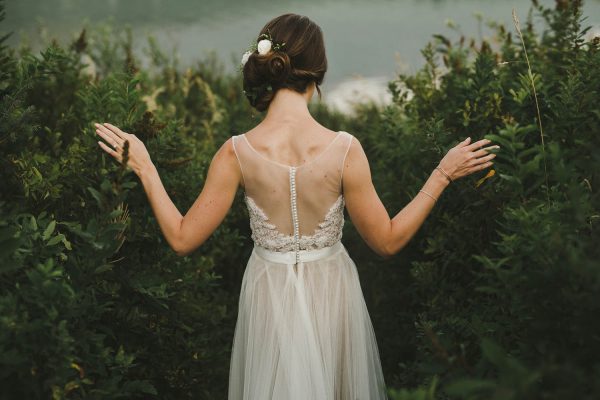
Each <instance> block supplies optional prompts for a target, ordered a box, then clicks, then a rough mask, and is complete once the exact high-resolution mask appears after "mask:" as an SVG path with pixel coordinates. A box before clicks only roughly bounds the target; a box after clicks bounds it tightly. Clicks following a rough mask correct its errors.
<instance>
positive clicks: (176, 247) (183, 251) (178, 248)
mask: <svg viewBox="0 0 600 400" xmlns="http://www.w3.org/2000/svg"><path fill="white" fill-rule="evenodd" d="M171 249H173V251H174V252H175V254H177V255H178V256H179V257H185V256H187V255H189V254H191V253H192V252H193V251H194V249H191V248H189V247H187V246H185V245H183V244H180V243H174V244H171Z"/></svg>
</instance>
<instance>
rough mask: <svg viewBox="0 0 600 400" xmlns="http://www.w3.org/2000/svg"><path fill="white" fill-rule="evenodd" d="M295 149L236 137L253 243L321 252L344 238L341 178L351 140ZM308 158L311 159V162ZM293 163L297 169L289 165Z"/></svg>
mask: <svg viewBox="0 0 600 400" xmlns="http://www.w3.org/2000/svg"><path fill="white" fill-rule="evenodd" d="M329 136H330V138H327V139H328V140H327V141H324V140H323V141H321V140H320V142H321V143H319V144H317V145H314V144H313V145H311V144H310V143H306V144H303V145H302V146H298V143H295V145H296V147H294V146H292V145H290V144H289V143H285V142H282V141H281V140H280V141H279V142H278V143H276V144H275V145H268V144H267V143H265V141H264V140H263V141H262V142H261V141H255V140H254V139H255V138H254V136H252V135H250V134H242V135H237V136H234V137H233V147H234V150H235V154H236V156H237V159H238V162H239V164H240V169H241V171H242V180H243V186H244V190H245V201H246V204H247V206H248V211H249V214H250V226H251V228H252V238H253V239H254V241H255V243H256V244H258V245H260V246H263V247H266V248H269V249H271V250H275V251H293V250H306V249H317V248H322V247H326V246H330V245H332V244H334V243H335V242H336V241H338V240H339V239H340V238H341V228H342V227H343V210H344V198H343V195H342V174H343V170H344V161H345V157H346V155H347V153H348V149H349V147H350V144H351V142H352V135H350V134H349V133H347V132H344V131H340V132H336V133H335V134H333V135H329ZM306 154H309V155H310V157H307V156H306ZM286 157H287V160H290V159H292V158H295V159H296V160H300V161H301V162H300V163H298V164H293V163H289V162H285V161H286V160H285V159H286Z"/></svg>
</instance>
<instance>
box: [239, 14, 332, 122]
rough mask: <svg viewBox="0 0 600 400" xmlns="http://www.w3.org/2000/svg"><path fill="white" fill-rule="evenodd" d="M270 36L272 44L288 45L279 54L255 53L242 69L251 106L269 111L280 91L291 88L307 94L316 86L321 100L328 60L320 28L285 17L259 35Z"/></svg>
mask: <svg viewBox="0 0 600 400" xmlns="http://www.w3.org/2000/svg"><path fill="white" fill-rule="evenodd" d="M263 34H267V35H270V37H271V38H272V40H273V44H282V43H285V45H284V46H282V48H281V49H279V50H274V49H273V48H271V51H270V52H269V53H267V54H265V55H261V54H259V53H258V51H254V52H253V53H252V54H251V55H250V57H249V58H248V60H247V61H246V63H245V64H244V67H243V76H244V83H243V86H244V93H245V94H246V97H247V98H248V100H249V101H250V104H251V105H252V106H253V107H254V108H256V109H257V110H258V111H264V110H266V109H267V108H268V107H269V104H270V103H271V100H273V97H275V93H276V92H277V90H279V89H281V88H289V89H292V90H295V91H296V92H298V93H306V90H307V88H308V86H309V85H310V83H311V82H315V84H316V89H317V92H318V94H319V98H321V89H320V88H319V85H321V84H322V82H323V78H324V77H325V72H327V57H326V56H325V43H324V42H323V33H322V31H321V28H320V27H319V26H318V25H317V24H315V23H314V22H313V21H311V20H310V19H309V18H308V17H305V16H302V15H298V14H284V15H281V16H279V17H276V18H274V19H272V20H271V21H269V22H268V23H267V24H266V25H265V26H264V27H263V28H262V30H261V31H260V33H259V36H258V39H257V41H259V40H260V39H262V37H261V35H263Z"/></svg>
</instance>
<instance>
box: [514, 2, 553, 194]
mask: <svg viewBox="0 0 600 400" xmlns="http://www.w3.org/2000/svg"><path fill="white" fill-rule="evenodd" d="M512 17H513V21H514V23H515V28H516V29H517V33H518V34H519V38H520V39H521V45H522V46H523V52H524V53H525V61H526V62H527V70H528V75H529V81H530V82H531V88H532V89H533V99H534V101H535V109H536V110H537V120H538V126H539V127H540V139H541V141H542V159H543V160H544V178H545V179H546V200H547V201H548V205H550V194H549V186H548V167H547V165H546V146H545V145H544V128H543V126H542V115H541V113H540V104H539V102H538V97H537V91H536V89H535V81H534V79H533V72H532V71H531V63H530V62H529V56H528V55H527V47H526V46H525V40H524V39H523V33H522V32H521V24H520V22H519V17H518V16H517V11H516V10H515V9H514V8H513V10H512Z"/></svg>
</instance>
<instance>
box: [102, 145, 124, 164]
mask: <svg viewBox="0 0 600 400" xmlns="http://www.w3.org/2000/svg"><path fill="white" fill-rule="evenodd" d="M98 144H99V145H100V147H101V148H102V150H104V151H105V152H107V153H108V154H110V155H111V156H113V157H114V158H115V159H116V160H117V161H118V162H121V160H122V157H121V155H120V154H119V153H118V152H116V151H115V150H113V149H111V148H110V147H108V146H107V145H106V144H104V142H101V141H98Z"/></svg>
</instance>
